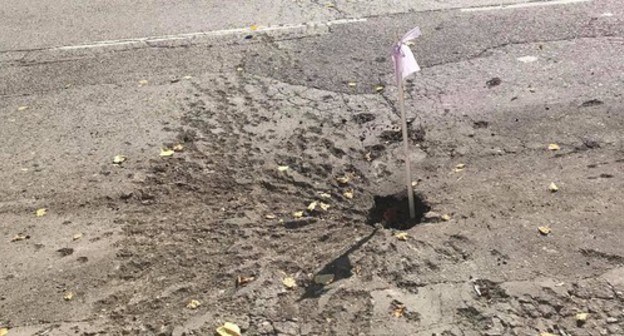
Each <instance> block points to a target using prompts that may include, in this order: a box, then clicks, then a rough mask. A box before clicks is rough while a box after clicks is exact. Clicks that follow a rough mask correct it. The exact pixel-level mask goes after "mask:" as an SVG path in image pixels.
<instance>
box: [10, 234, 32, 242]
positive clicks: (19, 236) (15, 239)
mask: <svg viewBox="0 0 624 336" xmlns="http://www.w3.org/2000/svg"><path fill="white" fill-rule="evenodd" d="M26 239H30V236H28V235H24V234H21V233H20V234H17V235H15V237H13V238H12V239H11V242H16V241H22V240H26Z"/></svg>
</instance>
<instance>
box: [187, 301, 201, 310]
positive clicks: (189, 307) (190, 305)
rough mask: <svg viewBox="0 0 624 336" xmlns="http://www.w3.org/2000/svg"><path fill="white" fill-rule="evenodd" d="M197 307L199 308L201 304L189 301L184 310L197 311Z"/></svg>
mask: <svg viewBox="0 0 624 336" xmlns="http://www.w3.org/2000/svg"><path fill="white" fill-rule="evenodd" d="M199 306H201V302H199V301H197V300H191V301H190V302H189V303H188V304H187V305H186V308H188V309H197V308H198V307H199Z"/></svg>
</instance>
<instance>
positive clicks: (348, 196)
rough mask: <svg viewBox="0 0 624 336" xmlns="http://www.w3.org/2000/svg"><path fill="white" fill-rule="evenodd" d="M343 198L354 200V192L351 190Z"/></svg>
mask: <svg viewBox="0 0 624 336" xmlns="http://www.w3.org/2000/svg"><path fill="white" fill-rule="evenodd" d="M342 196H344V197H346V198H348V199H352V198H353V191H351V190H349V191H345V192H344V193H343V194H342Z"/></svg>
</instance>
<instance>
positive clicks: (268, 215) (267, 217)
mask: <svg viewBox="0 0 624 336" xmlns="http://www.w3.org/2000/svg"><path fill="white" fill-rule="evenodd" d="M264 218H266V219H275V218H277V217H276V216H275V215H274V214H266V215H265V216H264Z"/></svg>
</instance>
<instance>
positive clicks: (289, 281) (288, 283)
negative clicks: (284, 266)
mask: <svg viewBox="0 0 624 336" xmlns="http://www.w3.org/2000/svg"><path fill="white" fill-rule="evenodd" d="M282 283H283V284H284V287H286V288H288V289H291V288H295V287H297V281H295V279H293V278H291V277H288V278H284V279H283V280H282Z"/></svg>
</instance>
